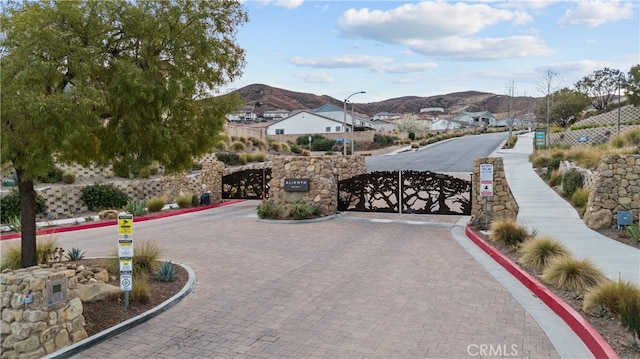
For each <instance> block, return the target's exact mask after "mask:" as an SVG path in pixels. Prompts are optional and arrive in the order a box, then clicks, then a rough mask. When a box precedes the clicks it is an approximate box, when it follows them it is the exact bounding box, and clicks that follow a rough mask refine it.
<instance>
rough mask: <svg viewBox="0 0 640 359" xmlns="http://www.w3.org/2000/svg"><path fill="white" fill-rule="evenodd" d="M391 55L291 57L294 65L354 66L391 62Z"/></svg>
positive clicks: (320, 66)
mask: <svg viewBox="0 0 640 359" xmlns="http://www.w3.org/2000/svg"><path fill="white" fill-rule="evenodd" d="M392 61H393V59H392V58H390V57H379V56H362V55H343V56H334V57H307V58H305V57H292V58H290V59H289V62H291V63H292V64H294V65H298V66H309V67H317V68H354V67H373V66H375V65H377V64H384V63H391V62H392Z"/></svg>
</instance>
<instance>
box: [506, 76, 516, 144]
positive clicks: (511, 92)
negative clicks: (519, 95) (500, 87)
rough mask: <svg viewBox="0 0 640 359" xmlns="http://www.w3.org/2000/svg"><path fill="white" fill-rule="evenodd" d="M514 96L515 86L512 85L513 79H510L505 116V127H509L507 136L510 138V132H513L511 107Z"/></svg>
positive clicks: (513, 117)
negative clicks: (506, 115)
mask: <svg viewBox="0 0 640 359" xmlns="http://www.w3.org/2000/svg"><path fill="white" fill-rule="evenodd" d="M514 96H515V87H514V85H513V80H511V84H509V86H508V87H507V98H508V101H509V106H508V107H509V109H508V110H509V111H508V113H509V115H508V117H507V127H509V138H511V134H512V132H513V120H514V119H515V116H514V112H513V110H514V108H513V98H514Z"/></svg>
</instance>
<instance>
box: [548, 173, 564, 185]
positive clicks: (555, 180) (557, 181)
mask: <svg viewBox="0 0 640 359" xmlns="http://www.w3.org/2000/svg"><path fill="white" fill-rule="evenodd" d="M561 184H562V173H560V171H558V170H555V171H552V172H551V174H549V186H551V187H555V186H559V185H561Z"/></svg>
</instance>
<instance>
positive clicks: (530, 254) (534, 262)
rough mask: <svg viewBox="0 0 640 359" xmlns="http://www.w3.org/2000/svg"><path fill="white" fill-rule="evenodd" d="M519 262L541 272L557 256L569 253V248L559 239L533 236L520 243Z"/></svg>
mask: <svg viewBox="0 0 640 359" xmlns="http://www.w3.org/2000/svg"><path fill="white" fill-rule="evenodd" d="M518 252H519V253H520V257H519V259H518V260H519V262H520V263H522V264H524V265H528V266H530V267H531V268H533V269H535V270H536V271H539V272H541V271H542V270H544V269H545V268H546V267H547V264H548V263H549V262H550V261H551V260H552V259H553V258H555V257H557V256H565V255H569V250H568V249H567V247H566V246H565V245H564V244H562V242H560V241H559V240H557V239H555V238H551V237H534V238H531V239H528V240H526V241H524V243H522V246H521V247H520V249H519V251H518Z"/></svg>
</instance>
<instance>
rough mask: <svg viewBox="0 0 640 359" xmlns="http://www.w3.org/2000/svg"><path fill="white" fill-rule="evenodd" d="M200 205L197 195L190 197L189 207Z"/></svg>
mask: <svg viewBox="0 0 640 359" xmlns="http://www.w3.org/2000/svg"><path fill="white" fill-rule="evenodd" d="M199 205H200V197H198V195H197V194H195V193H194V194H192V195H191V207H198V206H199Z"/></svg>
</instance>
